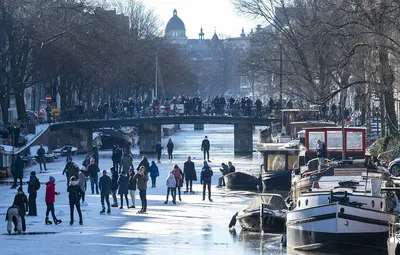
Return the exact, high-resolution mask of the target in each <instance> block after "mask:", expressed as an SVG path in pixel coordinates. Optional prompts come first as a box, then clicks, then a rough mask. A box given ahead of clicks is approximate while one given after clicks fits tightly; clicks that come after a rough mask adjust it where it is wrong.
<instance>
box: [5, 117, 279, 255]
mask: <svg viewBox="0 0 400 255" xmlns="http://www.w3.org/2000/svg"><path fill="white" fill-rule="evenodd" d="M181 127H182V130H181V131H180V132H178V133H177V134H176V135H174V136H172V137H171V138H172V140H173V142H174V143H175V151H174V157H175V158H174V160H173V162H168V160H167V156H166V155H163V157H162V159H161V161H162V163H161V164H158V166H159V169H160V177H159V178H158V179H157V188H148V191H147V192H148V198H147V199H148V214H146V215H143V214H136V212H137V211H138V210H139V209H123V210H120V209H115V208H112V212H111V215H100V214H99V211H100V210H101V205H100V196H99V195H90V194H88V193H90V191H89V189H88V190H87V191H88V192H87V195H86V200H87V201H86V202H87V203H88V206H85V207H82V213H83V226H79V225H78V224H77V215H76V216H75V225H74V226H70V225H69V206H68V194H67V192H66V178H65V177H64V176H62V175H61V172H62V170H63V168H64V164H65V158H60V159H58V160H57V161H56V162H55V163H50V164H48V169H49V172H48V173H43V174H40V173H38V174H37V176H38V178H39V179H40V181H41V183H42V185H41V188H40V190H39V192H38V198H37V204H38V214H39V216H38V217H26V222H27V232H41V233H46V232H55V234H40V235H23V236H18V235H12V236H8V235H6V223H5V222H4V220H1V221H0V230H1V232H2V233H4V235H1V236H0V242H1V244H2V247H1V254H24V255H26V254H32V255H34V254H57V255H61V254H73V253H78V254H190V255H196V254H286V251H285V250H282V249H281V248H280V235H264V236H262V237H261V236H260V235H259V234H249V233H244V232H242V231H241V229H240V226H239V224H237V225H236V231H229V230H228V224H229V221H230V219H231V217H232V215H233V214H234V213H235V212H237V211H238V210H240V209H241V208H243V207H244V206H246V205H247V204H248V203H249V201H250V200H251V198H252V197H253V196H254V195H255V193H250V192H232V191H229V190H225V189H217V188H215V186H216V185H217V180H218V177H219V176H220V175H221V174H220V172H219V171H218V168H219V167H220V164H221V163H222V162H225V163H227V162H228V161H229V160H230V161H232V162H233V164H234V165H235V166H236V169H237V170H238V171H246V170H248V169H250V170H248V171H252V172H253V173H254V174H256V173H257V172H258V169H259V166H260V164H261V162H262V157H261V156H260V155H259V154H258V153H254V157H253V159H247V158H234V157H233V126H221V125H213V126H211V125H210V126H208V125H206V126H205V130H204V131H193V126H192V125H182V126H181ZM205 135H207V136H208V137H209V140H210V142H211V150H210V158H211V160H212V163H211V167H212V168H213V170H214V177H213V185H212V192H213V195H212V198H213V200H214V202H212V203H210V202H208V201H204V202H203V201H202V195H201V192H200V191H201V189H202V188H201V186H200V184H199V182H197V183H196V185H194V190H195V191H197V193H196V194H193V195H187V194H183V195H182V202H177V204H176V205H174V204H172V203H169V204H168V205H164V204H163V202H164V201H165V194H166V187H165V180H166V177H167V173H168V172H169V171H170V170H171V169H172V167H173V165H174V164H178V165H179V166H180V167H181V168H182V169H183V163H184V162H185V161H186V157H187V156H188V155H190V156H192V159H193V161H194V162H195V164H196V170H197V175H198V179H200V170H201V164H202V159H203V157H202V152H201V150H200V145H201V141H202V139H203V138H204V136H205ZM168 138H169V137H165V138H164V140H163V145H164V146H165V145H166V142H167V140H168ZM256 138H257V135H256V134H255V136H254V139H255V140H256ZM133 152H134V154H135V159H134V166H135V167H136V166H137V164H138V163H139V161H140V157H139V155H138V151H137V148H135V149H134V150H133ZM165 153H166V151H165ZM148 158H149V160H150V161H151V160H155V158H154V156H149V157H148ZM82 160H83V156H76V157H75V158H74V161H75V162H77V163H78V164H79V165H80V164H81V162H82ZM111 166H112V162H111V151H102V152H101V154H100V169H101V170H103V169H107V170H108V169H110V167H111ZM32 170H35V171H37V172H39V171H38V170H39V166H38V165H35V166H32V167H29V168H28V169H26V174H25V177H28V176H29V172H30V171H32ZM50 175H52V176H54V177H55V178H56V190H57V191H59V192H61V194H60V195H59V196H57V197H56V202H55V208H56V214H57V217H58V218H59V219H61V220H63V223H62V224H61V225H57V226H56V225H54V224H53V225H48V226H46V225H45V223H44V219H45V216H44V215H45V209H46V206H45V202H44V195H45V185H44V183H45V182H47V181H48V178H49V176H50ZM24 181H27V178H24ZM149 186H151V185H148V187H149ZM89 187H90V185H89V186H88V188H89ZM26 189H27V185H24V191H25V192H26ZM0 193H1V199H0V214H1V215H2V217H4V215H5V212H6V210H7V208H8V207H9V206H10V205H11V204H12V202H13V198H14V195H15V193H16V190H12V189H10V187H9V186H5V185H0ZM26 193H27V192H26ZM138 205H139V207H140V200H139V197H138V195H137V200H136V206H137V207H138ZM3 219H4V218H3Z"/></svg>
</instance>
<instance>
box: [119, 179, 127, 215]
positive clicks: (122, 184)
mask: <svg viewBox="0 0 400 255" xmlns="http://www.w3.org/2000/svg"><path fill="white" fill-rule="evenodd" d="M128 186H129V180H128V177H126V173H125V172H122V173H121V174H120V176H119V178H118V194H119V196H120V198H121V206H120V207H119V209H123V208H124V197H125V201H126V208H128V209H129V200H128Z"/></svg>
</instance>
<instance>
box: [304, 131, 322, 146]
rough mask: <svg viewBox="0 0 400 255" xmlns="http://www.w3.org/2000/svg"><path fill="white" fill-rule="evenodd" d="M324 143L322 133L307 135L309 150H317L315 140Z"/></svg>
mask: <svg viewBox="0 0 400 255" xmlns="http://www.w3.org/2000/svg"><path fill="white" fill-rule="evenodd" d="M318 139H319V140H321V141H325V137H324V132H309V133H308V146H309V148H310V150H316V149H317V140H318Z"/></svg>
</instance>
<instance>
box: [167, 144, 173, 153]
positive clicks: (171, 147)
mask: <svg viewBox="0 0 400 255" xmlns="http://www.w3.org/2000/svg"><path fill="white" fill-rule="evenodd" d="M167 149H168V152H169V153H172V152H173V151H174V143H173V142H168V143H167Z"/></svg>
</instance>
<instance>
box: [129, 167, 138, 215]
mask: <svg viewBox="0 0 400 255" xmlns="http://www.w3.org/2000/svg"><path fill="white" fill-rule="evenodd" d="M128 181H129V183H128V191H129V195H130V197H131V200H132V205H131V206H129V208H135V204H136V201H135V200H136V185H137V184H136V179H135V172H134V170H133V169H129V175H128Z"/></svg>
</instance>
